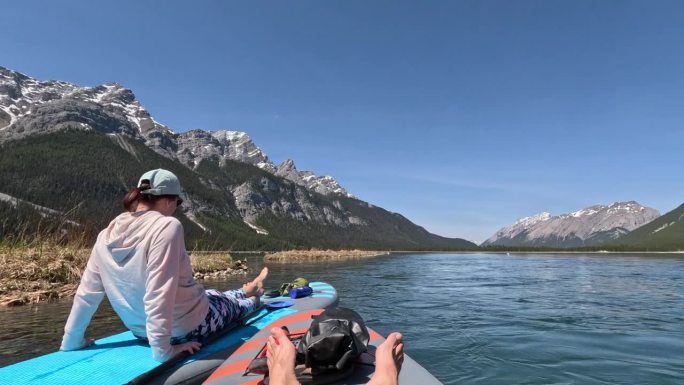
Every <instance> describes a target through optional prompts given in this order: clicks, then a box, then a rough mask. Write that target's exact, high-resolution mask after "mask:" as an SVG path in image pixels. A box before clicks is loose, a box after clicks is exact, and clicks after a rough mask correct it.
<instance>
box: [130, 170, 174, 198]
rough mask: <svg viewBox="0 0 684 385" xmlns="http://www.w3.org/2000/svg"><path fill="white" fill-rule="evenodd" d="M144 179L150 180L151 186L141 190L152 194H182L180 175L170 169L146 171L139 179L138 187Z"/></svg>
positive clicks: (143, 192)
mask: <svg viewBox="0 0 684 385" xmlns="http://www.w3.org/2000/svg"><path fill="white" fill-rule="evenodd" d="M144 180H148V181H150V188H149V189H147V190H143V191H141V193H142V194H150V195H180V194H181V185H180V181H179V180H178V177H177V176H176V175H175V174H174V173H172V172H171V171H169V170H164V169H163V168H158V169H156V170H150V171H148V172H146V173H144V174H143V175H142V176H141V177H140V180H139V181H138V187H140V186H141V185H142V182H143V181H144Z"/></svg>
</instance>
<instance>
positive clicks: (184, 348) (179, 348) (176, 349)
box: [173, 341, 202, 356]
mask: <svg viewBox="0 0 684 385" xmlns="http://www.w3.org/2000/svg"><path fill="white" fill-rule="evenodd" d="M201 347H202V344H201V343H199V342H197V341H189V342H186V343H183V344H178V345H173V355H174V356H175V355H176V354H178V353H180V352H188V353H190V354H193V353H195V352H197V351H198V350H200V348H201Z"/></svg>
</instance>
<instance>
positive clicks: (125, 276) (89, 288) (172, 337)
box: [60, 169, 268, 361]
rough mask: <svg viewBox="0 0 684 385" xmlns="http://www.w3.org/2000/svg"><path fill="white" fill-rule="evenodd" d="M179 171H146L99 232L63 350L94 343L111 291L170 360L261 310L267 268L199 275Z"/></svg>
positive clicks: (123, 312)
mask: <svg viewBox="0 0 684 385" xmlns="http://www.w3.org/2000/svg"><path fill="white" fill-rule="evenodd" d="M180 193H181V187H180V182H179V181H178V178H177V177H176V176H175V175H174V174H173V173H172V172H170V171H167V170H163V169H157V170H151V171H148V172H146V173H145V174H143V176H142V177H141V178H140V181H139V182H138V187H136V188H134V189H132V190H131V191H130V192H129V193H128V194H126V197H125V198H124V207H125V208H126V210H127V211H126V212H124V213H123V214H121V215H119V216H117V217H116V218H114V220H112V222H111V223H110V224H109V226H107V228H106V229H104V230H102V231H101V232H100V234H99V235H98V237H97V241H96V242H95V246H94V247H93V251H92V253H91V254H90V258H89V260H88V264H87V266H86V269H85V271H84V272H83V275H82V277H81V283H80V285H79V286H78V290H77V291H76V296H75V297H74V304H73V306H72V308H71V313H70V314H69V318H68V319H67V322H66V326H65V328H64V337H63V338H62V346H61V348H60V350H76V349H81V348H84V347H86V346H89V345H90V344H92V343H93V340H92V339H86V338H85V337H84V335H85V329H86V327H87V326H88V324H89V323H90V320H91V318H92V316H93V314H94V313H95V311H96V310H97V307H98V306H99V305H100V302H101V301H102V299H103V298H104V296H105V295H107V298H108V299H109V302H110V303H111V304H112V308H113V309H114V311H115V312H116V313H117V314H118V315H119V317H120V318H121V320H122V321H123V323H124V325H125V326H126V327H127V328H128V329H129V330H130V331H131V332H133V334H134V335H135V336H136V337H137V338H139V339H142V340H146V341H149V344H150V346H151V347H152V356H153V357H154V359H156V360H157V361H166V360H168V359H169V358H171V357H172V356H174V355H175V354H177V353H180V352H183V351H187V352H189V353H194V352H195V351H197V350H199V348H200V347H201V344H200V343H199V342H197V340H198V339H200V338H202V337H204V336H207V335H208V334H210V333H212V332H214V331H216V330H219V329H221V328H222V327H223V326H224V325H227V324H228V323H230V322H232V321H235V320H237V319H238V318H239V317H241V316H242V315H245V314H247V313H249V312H250V311H252V310H254V309H255V308H256V306H257V305H258V300H259V296H260V295H261V294H262V293H263V281H264V279H265V278H266V275H267V274H268V269H267V268H264V269H263V270H262V271H261V273H260V274H259V276H258V277H257V278H256V279H254V281H252V282H250V283H247V284H245V285H243V286H242V289H240V290H232V291H227V292H220V291H217V290H206V291H205V290H204V287H202V285H200V284H198V283H197V282H196V281H195V279H194V278H193V274H192V268H191V266H190V258H189V257H188V254H187V252H186V250H185V240H184V236H183V226H182V225H181V223H180V222H179V221H178V219H176V218H174V217H172V215H173V213H174V211H175V210H176V208H177V207H178V206H179V205H180V204H181V203H182V202H183V201H182V200H181V199H180V197H179V196H180Z"/></svg>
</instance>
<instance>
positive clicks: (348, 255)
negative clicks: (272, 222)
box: [264, 250, 391, 263]
mask: <svg viewBox="0 0 684 385" xmlns="http://www.w3.org/2000/svg"><path fill="white" fill-rule="evenodd" d="M390 253H391V252H389V251H369V250H287V251H278V252H274V253H266V255H264V262H273V263H300V262H328V261H343V260H350V259H362V258H372V257H379V256H382V255H389V254H390Z"/></svg>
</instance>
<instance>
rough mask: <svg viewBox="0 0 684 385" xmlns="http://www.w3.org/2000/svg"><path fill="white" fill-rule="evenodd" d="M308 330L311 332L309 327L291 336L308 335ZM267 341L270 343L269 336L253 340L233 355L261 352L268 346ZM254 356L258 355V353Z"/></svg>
mask: <svg viewBox="0 0 684 385" xmlns="http://www.w3.org/2000/svg"><path fill="white" fill-rule="evenodd" d="M307 330H309V328H308V327H306V328H301V329H296V330H290V334H291V335H297V334H304V333H306V331H307ZM266 341H268V336H266V337H261V338H259V339H256V340H251V341H248V342H245V343H244V344H242V345H241V346H240V348H239V349H237V350H236V351H235V352H233V355H238V354H242V353H245V352H248V351H250V350H260V349H261V348H262V347H263V346H264V345H265V344H266ZM254 354H256V352H255V353H254Z"/></svg>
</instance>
